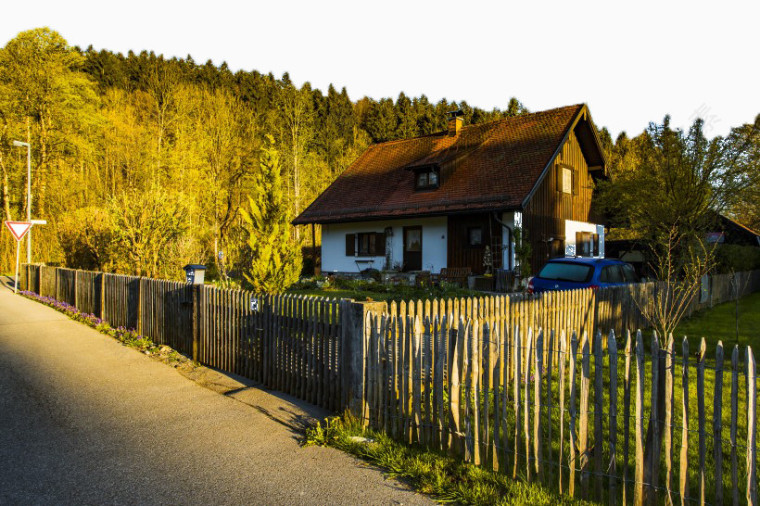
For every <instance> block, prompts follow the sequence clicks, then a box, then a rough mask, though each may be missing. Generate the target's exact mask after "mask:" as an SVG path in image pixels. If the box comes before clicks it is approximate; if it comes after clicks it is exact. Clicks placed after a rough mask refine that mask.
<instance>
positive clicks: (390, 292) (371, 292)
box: [288, 281, 484, 302]
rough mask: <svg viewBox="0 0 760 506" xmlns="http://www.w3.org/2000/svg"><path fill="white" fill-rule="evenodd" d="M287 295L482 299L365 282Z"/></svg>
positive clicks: (458, 291) (469, 293)
mask: <svg viewBox="0 0 760 506" xmlns="http://www.w3.org/2000/svg"><path fill="white" fill-rule="evenodd" d="M288 293H293V294H298V295H313V296H317V297H330V298H335V299H343V298H346V299H354V300H358V301H388V302H390V301H396V302H401V301H402V300H404V301H409V300H418V299H421V300H425V299H431V300H432V299H439V298H454V297H482V296H483V295H484V294H483V292H476V291H473V290H465V289H463V288H457V287H440V286H434V287H428V288H420V287H416V286H404V285H384V284H381V283H368V282H366V281H343V282H342V283H340V284H339V285H338V286H330V287H322V288H318V287H312V286H309V287H303V286H298V285H296V287H294V288H292V289H290V290H288Z"/></svg>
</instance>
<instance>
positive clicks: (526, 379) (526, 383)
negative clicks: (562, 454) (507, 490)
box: [523, 327, 533, 482]
mask: <svg viewBox="0 0 760 506" xmlns="http://www.w3.org/2000/svg"><path fill="white" fill-rule="evenodd" d="M532 354H533V328H532V327H531V328H528V335H527V337H526V341H525V369H524V371H523V405H524V409H523V432H524V439H525V480H526V481H528V482H530V481H531V478H532V476H533V473H532V468H531V465H530V464H531V462H530V461H531V458H530V455H531V446H530V379H531V378H530V369H531V364H532V362H533V361H532V360H531V355H532Z"/></svg>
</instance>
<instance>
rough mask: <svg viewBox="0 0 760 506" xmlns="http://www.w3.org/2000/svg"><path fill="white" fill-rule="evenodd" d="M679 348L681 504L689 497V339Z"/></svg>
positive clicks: (684, 339)
mask: <svg viewBox="0 0 760 506" xmlns="http://www.w3.org/2000/svg"><path fill="white" fill-rule="evenodd" d="M681 348H682V353H683V357H682V363H681V384H682V389H683V393H682V394H681V399H682V400H681V455H680V466H681V471H680V477H679V481H678V483H679V488H678V490H679V493H680V494H681V504H685V503H686V502H687V501H688V499H689V341H688V340H687V339H686V338H685V337H684V338H683V343H682V344H681Z"/></svg>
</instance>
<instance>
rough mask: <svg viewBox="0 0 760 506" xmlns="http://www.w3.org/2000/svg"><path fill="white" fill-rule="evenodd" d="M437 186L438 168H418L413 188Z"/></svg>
mask: <svg viewBox="0 0 760 506" xmlns="http://www.w3.org/2000/svg"><path fill="white" fill-rule="evenodd" d="M438 186H439V174H438V169H437V168H435V167H431V168H428V169H424V170H420V171H418V172H417V173H416V175H415V178H414V188H415V190H432V189H434V188H438Z"/></svg>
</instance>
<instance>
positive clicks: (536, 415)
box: [533, 329, 544, 481]
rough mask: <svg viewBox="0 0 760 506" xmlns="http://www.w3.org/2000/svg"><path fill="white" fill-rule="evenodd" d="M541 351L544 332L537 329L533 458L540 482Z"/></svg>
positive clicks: (542, 470) (542, 471) (541, 468)
mask: <svg viewBox="0 0 760 506" xmlns="http://www.w3.org/2000/svg"><path fill="white" fill-rule="evenodd" d="M543 350H544V331H543V329H539V331H538V337H537V338H536V351H535V352H534V355H535V363H534V364H535V365H534V381H533V458H534V459H535V469H536V475H537V476H538V479H539V480H542V481H543V478H544V469H543V456H542V452H541V450H542V441H541V439H542V438H541V436H542V434H541V430H542V428H541V383H542V378H543V375H544V364H543Z"/></svg>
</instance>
